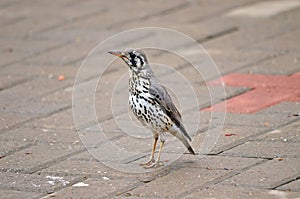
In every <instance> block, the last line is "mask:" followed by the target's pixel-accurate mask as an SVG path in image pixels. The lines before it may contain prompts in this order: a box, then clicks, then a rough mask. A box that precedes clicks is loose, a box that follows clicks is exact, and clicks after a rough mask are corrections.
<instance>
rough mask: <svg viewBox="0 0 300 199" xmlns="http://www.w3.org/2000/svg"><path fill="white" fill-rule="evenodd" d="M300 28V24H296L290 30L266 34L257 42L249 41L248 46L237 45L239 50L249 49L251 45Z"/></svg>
mask: <svg viewBox="0 0 300 199" xmlns="http://www.w3.org/2000/svg"><path fill="white" fill-rule="evenodd" d="M299 28H300V26H296V27H293V28H290V29H288V30H286V29H285V31H283V32H279V33H277V34H274V35H271V36H266V37H264V38H262V39H258V40H256V41H255V42H251V43H248V44H247V45H246V46H245V45H242V46H239V47H237V50H248V49H250V48H251V46H253V45H256V44H257V43H260V42H262V41H263V42H265V41H270V40H272V39H275V38H277V37H280V36H283V35H285V34H289V33H291V32H294V31H296V30H298V29H299Z"/></svg>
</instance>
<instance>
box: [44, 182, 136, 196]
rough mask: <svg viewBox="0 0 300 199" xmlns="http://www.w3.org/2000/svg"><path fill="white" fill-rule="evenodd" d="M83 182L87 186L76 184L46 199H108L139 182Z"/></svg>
mask: <svg viewBox="0 0 300 199" xmlns="http://www.w3.org/2000/svg"><path fill="white" fill-rule="evenodd" d="M82 182H83V183H84V184H85V185H86V186H76V184H75V185H73V186H71V187H67V188H65V189H62V190H60V191H58V192H55V193H53V194H50V195H48V196H46V197H44V198H53V197H55V198H99V197H104V198H107V197H111V196H112V195H113V196H115V195H118V194H121V193H122V190H123V191H125V190H127V189H132V188H133V187H134V186H135V184H136V183H137V180H135V179H130V178H126V179H124V178H112V179H111V178H89V179H87V180H85V181H82ZM79 185H80V184H79Z"/></svg>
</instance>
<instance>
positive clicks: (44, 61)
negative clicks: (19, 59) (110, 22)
mask: <svg viewBox="0 0 300 199" xmlns="http://www.w3.org/2000/svg"><path fill="white" fill-rule="evenodd" d="M96 45H97V43H87V42H84V43H83V42H73V43H70V44H68V45H65V46H62V47H60V48H58V49H56V50H55V51H50V52H47V53H44V54H42V55H38V56H35V57H32V58H29V59H26V60H25V61H24V63H25V64H34V65H48V66H49V65H50V66H56V65H57V66H63V65H70V64H72V63H74V62H78V63H81V62H83V61H84V58H85V57H86V56H87V55H88V54H89V53H90V51H91V50H92V49H93V48H94V47H96ZM78 49H80V50H78Z"/></svg>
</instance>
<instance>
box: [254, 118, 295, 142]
mask: <svg viewBox="0 0 300 199" xmlns="http://www.w3.org/2000/svg"><path fill="white" fill-rule="evenodd" d="M299 126H300V122H299V121H296V122H294V123H292V124H290V125H288V126H284V127H282V128H279V129H275V130H273V131H270V132H268V133H266V134H264V135H261V136H259V137H257V138H256V140H259V141H270V142H276V141H280V142H288V143H291V142H299V141H300V135H299Z"/></svg>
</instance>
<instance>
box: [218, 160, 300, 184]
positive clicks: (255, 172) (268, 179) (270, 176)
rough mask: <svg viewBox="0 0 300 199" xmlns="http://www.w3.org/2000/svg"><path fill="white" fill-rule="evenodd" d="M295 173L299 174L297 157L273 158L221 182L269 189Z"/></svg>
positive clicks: (292, 177) (282, 182)
mask: <svg viewBox="0 0 300 199" xmlns="http://www.w3.org/2000/svg"><path fill="white" fill-rule="evenodd" d="M297 175H299V159H294V158H284V159H283V160H280V159H274V160H270V161H267V162H265V163H263V164H260V165H258V166H255V167H252V168H250V169H249V170H246V171H244V172H242V173H241V174H239V175H236V176H234V177H232V178H229V179H226V180H225V181H224V182H222V183H221V184H226V185H228V184H230V185H235V186H241V187H250V188H260V189H262V188H264V189H270V188H274V187H277V186H279V185H281V184H284V183H285V182H286V181H289V180H291V179H294V178H295V177H296V176H297Z"/></svg>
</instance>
